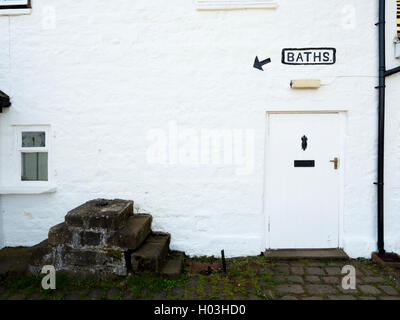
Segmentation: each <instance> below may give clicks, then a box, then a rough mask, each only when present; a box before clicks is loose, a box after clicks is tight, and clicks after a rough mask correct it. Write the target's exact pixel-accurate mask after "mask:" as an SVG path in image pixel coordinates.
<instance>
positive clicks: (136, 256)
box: [131, 233, 171, 273]
mask: <svg viewBox="0 0 400 320" xmlns="http://www.w3.org/2000/svg"><path fill="white" fill-rule="evenodd" d="M170 241H171V236H170V235H169V234H168V233H152V234H151V235H150V236H149V237H148V238H147V239H146V241H145V242H144V243H143V245H142V246H141V247H140V248H139V249H138V250H136V251H134V252H132V254H131V266H132V271H133V272H135V273H138V272H146V273H147V272H149V273H160V271H161V268H162V266H163V265H164V262H165V260H166V257H167V255H168V251H169V243H170Z"/></svg>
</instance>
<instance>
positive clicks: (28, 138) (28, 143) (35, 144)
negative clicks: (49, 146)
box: [22, 132, 46, 148]
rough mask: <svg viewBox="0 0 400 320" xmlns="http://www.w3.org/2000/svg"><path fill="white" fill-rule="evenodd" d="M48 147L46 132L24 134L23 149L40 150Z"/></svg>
mask: <svg viewBox="0 0 400 320" xmlns="http://www.w3.org/2000/svg"><path fill="white" fill-rule="evenodd" d="M45 146H46V133H45V132H22V147H23V148H40V147H45Z"/></svg>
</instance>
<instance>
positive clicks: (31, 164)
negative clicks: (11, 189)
mask: <svg viewBox="0 0 400 320" xmlns="http://www.w3.org/2000/svg"><path fill="white" fill-rule="evenodd" d="M16 143H17V163H18V168H19V170H18V181H20V183H22V184H38V183H39V184H40V183H48V182H49V180H50V179H49V178H50V177H49V172H50V170H49V161H50V154H49V153H50V152H49V151H50V127H49V126H17V127H16Z"/></svg>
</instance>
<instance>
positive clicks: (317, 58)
mask: <svg viewBox="0 0 400 320" xmlns="http://www.w3.org/2000/svg"><path fill="white" fill-rule="evenodd" d="M335 62H336V49H335V48H301V49H283V50H282V63H284V64H291V65H316V64H322V65H327V64H335Z"/></svg>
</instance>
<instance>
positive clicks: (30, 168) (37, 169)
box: [21, 152, 48, 181]
mask: <svg viewBox="0 0 400 320" xmlns="http://www.w3.org/2000/svg"><path fill="white" fill-rule="evenodd" d="M21 161H22V163H21V166H22V177H21V179H22V181H48V174H47V172H48V154H47V152H34V153H22V158H21Z"/></svg>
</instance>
